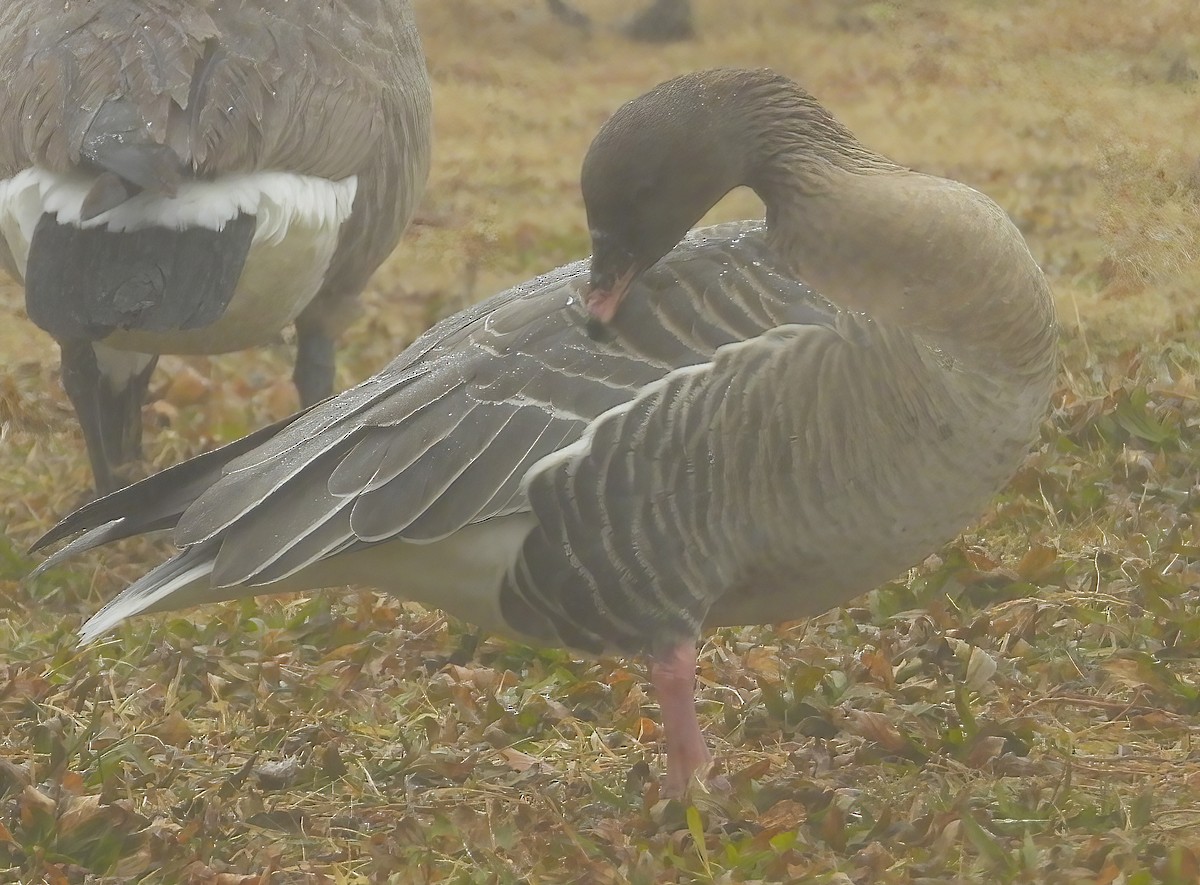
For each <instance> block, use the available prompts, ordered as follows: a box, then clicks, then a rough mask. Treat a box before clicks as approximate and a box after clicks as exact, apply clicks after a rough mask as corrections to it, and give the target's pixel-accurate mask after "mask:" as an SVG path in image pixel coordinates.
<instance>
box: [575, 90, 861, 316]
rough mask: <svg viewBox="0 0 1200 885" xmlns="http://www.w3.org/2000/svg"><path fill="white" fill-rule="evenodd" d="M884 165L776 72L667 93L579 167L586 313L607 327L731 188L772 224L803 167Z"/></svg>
mask: <svg viewBox="0 0 1200 885" xmlns="http://www.w3.org/2000/svg"><path fill="white" fill-rule="evenodd" d="M881 159H882V158H878V157H877V156H876V155H872V154H870V152H868V151H867V150H866V149H865V148H862V146H861V145H860V144H859V143H858V141H857V140H856V139H855V138H854V136H853V135H852V134H851V133H850V131H849V130H847V129H846V128H845V127H844V126H842V125H841V124H840V123H838V122H837V120H835V119H834V118H833V117H832V116H831V115H830V114H829V113H828V112H827V111H826V110H825V109H824V108H822V107H821V105H820V104H819V103H818V102H817V101H816V99H814V98H813V97H812V96H811V95H809V94H808V93H807V92H805V91H804V90H803V89H801V88H800V87H799V86H798V85H797V84H796V83H794V82H793V81H791V80H789V79H788V78H787V77H784V76H782V75H780V74H777V73H775V72H774V71H771V70H736V69H718V70H710V71H700V72H696V73H691V74H685V75H684V76H682V77H678V78H676V79H674V80H670V81H668V82H666V83H663V84H662V85H660V86H658V87H657V88H656V89H654V90H652V91H650V92H648V93H646V94H645V95H642V96H640V97H638V98H635V99H633V100H632V101H629V102H627V103H626V104H624V105H623V106H622V107H620V108H619V109H618V110H617V111H616V113H615V114H613V116H612V117H611V118H610V119H609V120H608V122H607V123H605V125H604V126H603V128H602V129H601V130H600V132H599V133H598V134H597V136H596V138H595V139H594V140H593V142H592V145H591V147H590V148H589V149H588V152H587V155H586V156H585V158H584V161H583V169H582V172H581V177H580V183H581V187H582V191H583V199H584V205H585V207H586V210H587V219H588V228H589V230H590V232H591V238H592V263H591V280H590V286H589V291H588V294H587V296H586V297H585V299H584V302H585V304H586V306H587V309H588V312H589V313H590V314H591V316H592V317H593V318H594V319H596V320H598V321H600V322H604V323H606V322H608V321H610V320H611V319H612V318H613V317H614V316H615V315H616V313H617V310H618V308H619V307H620V304H621V301H622V299H624V297H625V296H626V294H628V292H629V289H630V286H631V285H632V284H633V282H634V281H635V280H636V279H637V278H638V276H639V275H640V274H642V273H644V272H645V271H646V270H647V269H649V268H650V267H651V266H653V265H654V263H655V262H657V261H658V260H659V259H660V258H662V257H663V256H664V255H666V254H667V253H668V252H669V251H671V249H673V248H674V247H675V246H676V245H677V244H678V243H679V241H680V240H682V239H683V238H684V236H686V234H687V232H688V231H689V230H690V229H691V228H692V227H693V226H694V225H695V224H696V222H698V221H699V220H700V219H701V218H702V217H703V216H704V214H705V213H706V212H708V210H709V209H711V208H712V207H713V206H714V205H715V204H716V203H717V202H718V201H719V200H720V199H721V198H722V197H724V196H725V194H727V193H728V192H729V191H731V190H733V189H734V188H736V187H739V186H742V185H745V186H748V187H750V188H752V189H753V190H754V191H755V192H756V193H758V195H759V197H760V198H761V199H762V200H763V202H764V204H766V207H767V219H768V223H770V221H771V218H772V216H773V215H775V214H777V213H776V212H775V211H774V210H775V209H776V208H777V206H778V204H779V203H780V201H781V200H782V199H784V198H785V197H783V196H781V195H782V194H783V193H784V192H788V191H790V189H789V188H788V186H787V185H788V184H789V182H794V181H795V180H797V179H798V178H802V177H803V176H804V174H805V170H806V168H807V169H812V168H813V167H820V166H821V165H822V164H830V163H832V164H835V165H838V166H841V167H843V168H844V167H846V166H853V165H855V164H856V163H864V162H865V163H871V162H875V161H877V160H881Z"/></svg>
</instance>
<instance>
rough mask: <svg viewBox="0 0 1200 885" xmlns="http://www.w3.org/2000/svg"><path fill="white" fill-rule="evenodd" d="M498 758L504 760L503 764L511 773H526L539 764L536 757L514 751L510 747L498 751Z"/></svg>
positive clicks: (539, 761)
mask: <svg viewBox="0 0 1200 885" xmlns="http://www.w3.org/2000/svg"><path fill="white" fill-rule="evenodd" d="M500 756H501V757H502V758H503V759H504V764H505V765H507V766H508V767H509V768H511V769H512V770H513V771H528V770H529V769H531V768H533V767H534V766H535V765H539V764H541V760H540V759H538V758H537V757H535V756H530V755H529V754H528V753H522V752H521V751H520V750H514V749H513V748H512V747H505V748H504V749H503V750H501V751H500Z"/></svg>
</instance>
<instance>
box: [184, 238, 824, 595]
mask: <svg viewBox="0 0 1200 885" xmlns="http://www.w3.org/2000/svg"><path fill="white" fill-rule="evenodd" d="M731 233H737V234H738V235H739V240H738V252H739V255H740V257H739V261H741V262H745V261H748V260H753V261H760V262H768V261H769V257H768V254H769V253H768V249H767V247H766V244H765V242H763V240H762V237H761V235H760V234H761V226H760V225H757V224H748V225H747V224H742V225H738V226H725V227H721V228H716V229H712V230H709V231H701V232H698V233H697V234H696V235H694V236H693V237H692V238H690V239H689V240H687V241H685V242H684V244H683V245H682V246H680V247H679V248H678V249H677V250H676V251H675V252H674V253H672V255H671V256H670V257H669V258H668V259H667V260H666V261H665V262H663V264H662V266H661V267H660V268H656V269H653V270H651V271H650V272H649V273H647V274H646V276H645V277H644V280H643V283H642V286H641V288H640V289H639V290H638V291H636V292H634V293H633V296H632V297H631V298H630V299H629V300H628V301H627V303H626V308H625V309H623V310H622V313H621V316H620V317H619V318H618V321H617V323H616V324H615V328H614V330H613V331H614V334H613V335H612V336H611V338H609V339H607V340H604V341H599V342H597V341H595V340H592V339H591V338H590V337H589V336H588V331H587V322H586V319H587V318H586V315H585V313H584V311H583V309H582V306H581V304H580V298H579V296H580V294H581V292H582V290H583V287H584V286H585V284H586V274H587V268H586V265H585V264H584V263H582V262H579V263H576V264H574V265H571V266H569V267H567V268H564V269H562V270H560V271H556V272H555V273H553V274H550V275H547V276H546V277H543V278H539V279H536V280H533V281H531V282H529V283H527V284H524V285H522V286H519V287H517V288H515V289H512V290H510V291H508V292H505V293H501V294H500V295H498V296H496V297H495V298H493V299H491V300H489V301H486V302H483V303H482V304H480V305H477V306H476V307H475V308H473V309H472V310H470V311H468V312H467V313H466V315H465V316H463V315H459V316H456V317H453V318H451V319H450V320H448V321H447V322H445V323H442V324H439V325H438V326H435V327H434V328H433V329H431V330H430V331H429V332H427V333H426V334H425V335H424V336H422V337H421V338H420V339H418V340H417V341H416V342H415V343H414V344H413V346H412V347H411V348H410V349H409V350H408V351H406V352H405V353H403V354H401V355H400V356H399V357H398V358H397V359H396V360H395V361H394V362H393V363H392V365H390V366H389V367H388V368H387V369H385V370H384V371H383V372H381V373H380V374H379V375H377V376H375V377H374V378H372V379H371V380H369V381H367V382H364V384H362V385H360V386H359V387H357V388H353V389H351V390H349V391H346V392H345V393H343V394H341V395H340V396H338V397H336V398H335V399H334V400H331V401H330V402H329V403H328V404H326V405H325V406H323V407H322V408H319V409H316V410H314V411H312V412H310V413H309V414H307V415H305V416H303V417H301V418H300V419H298V420H296V421H295V422H294V423H292V424H291V425H290V426H288V427H287V428H285V429H284V430H282V431H281V432H280V433H279V434H278V435H276V436H275V437H274V438H273V439H272V440H270V442H268V443H267V444H266V445H265V446H262V447H260V448H259V449H258V450H256V451H254V452H251V453H249V454H247V455H245V456H243V457H242V458H241V459H239V460H237V461H234V462H232V463H231V464H230V465H229V468H228V470H227V474H226V476H225V477H223V478H222V479H221V480H220V481H219V482H217V483H216V484H214V485H213V486H212V487H211V488H209V489H208V490H207V491H206V492H205V493H204V494H203V495H201V497H200V498H199V500H198V501H197V502H196V503H195V504H193V506H192V507H191V508H190V509H189V510H188V512H187V513H186V514H185V516H184V518H183V519H182V520H181V521H180V523H179V526H178V528H177V532H176V540H177V542H178V543H181V544H184V545H187V544H192V543H197V542H201V541H203V540H205V539H209V538H216V537H218V536H219V537H220V540H221V551H220V555H219V557H218V562H217V566H216V569H215V571H214V577H213V580H214V583H218V584H222V583H226V582H233V581H235V580H244V581H252V582H255V583H259V582H264V581H266V580H267V579H268V578H269V577H270V576H274V575H278V574H281V573H283V572H284V571H286V570H295V569H296V568H299V567H302V566H303V565H304V564H307V563H308V562H312V561H315V560H316V559H320V558H323V557H326V556H328V555H331V553H330V551H340V550H343V549H347V548H348V547H351V546H361V545H363V544H368V543H374V542H380V541H383V540H387V539H392V538H402V539H405V540H409V541H414V542H424V541H431V540H435V539H437V538H441V537H444V536H446V535H448V534H450V533H452V532H454V531H456V530H458V529H460V528H462V527H463V526H465V525H469V524H471V523H476V522H480V521H482V520H486V519H489V518H492V517H494V516H498V515H501V514H506V513H513V512H517V511H523V510H528V509H529V507H530V501H529V500H528V498H527V497H526V492H525V490H524V488H523V486H522V480H523V478H524V476H525V475H526V473H527V472H528V471H529V470H530V468H532V467H534V466H535V465H536V464H537V463H538V462H539V461H540V460H541V459H543V458H545V457H546V456H548V455H551V454H552V453H553V452H556V451H558V450H560V449H561V448H562V447H563V446H566V445H569V444H571V443H573V442H574V441H576V440H578V439H579V438H580V437H581V436H582V435H583V433H584V431H585V429H586V428H587V427H588V425H589V424H590V423H591V422H592V421H594V420H595V419H596V417H597V416H599V415H602V414H604V413H606V412H608V411H609V410H611V409H612V408H613V407H614V406H618V405H620V404H621V403H624V402H628V401H630V400H632V399H634V398H635V397H637V396H638V395H639V392H640V391H642V390H643V389H644V388H646V387H647V385H651V384H653V383H655V382H657V381H659V380H660V379H662V378H663V377H664V376H666V375H668V374H669V373H670V372H672V371H674V370H676V369H678V368H680V367H686V366H697V365H703V364H706V363H707V362H708V361H709V360H711V359H712V355H713V353H714V352H715V351H716V350H717V348H719V347H721V346H723V345H726V344H729V343H732V342H735V341H737V340H739V339H740V337H742V336H745V335H747V334H749V333H750V332H753V333H754V334H761V333H762V331H763V329H764V328H769V327H770V325H773V324H776V318H777V317H782V316H785V315H788V314H789V313H790V314H794V313H795V312H796V309H795V308H794V307H792V306H789V305H788V304H787V301H788V300H789V299H797V298H798V299H800V300H802V301H804V300H806V299H807V304H808V307H807V314H805V316H806V317H807V318H808V319H810V320H811V319H813V318H817V319H820V320H825V319H827V318H828V316H829V315H830V313H831V311H832V309H831V308H829V307H828V306H827V305H825V304H823V303H822V302H820V301H819V299H816V298H815V297H813V296H811V295H810V293H808V291H807V290H806V289H804V287H802V286H800V285H799V284H797V283H794V282H791V281H789V280H788V279H787V277H786V276H784V275H782V274H779V273H777V272H774V271H771V270H770V269H765V270H761V271H760V270H755V271H754V272H753V273H746V274H738V273H733V274H723V270H724V269H727V268H728V267H729V266H730V262H731V261H732V260H733V259H732V258H731V256H730V254H729V252H728V250H727V243H726V242H725V239H724V238H726V237H728V236H729V235H730V234H731ZM681 280H685V281H687V283H688V285H691V286H693V287H694V288H696V289H697V291H699V292H700V294H701V295H702V296H703V297H702V298H701V299H700V301H699V302H696V301H693V300H692V299H691V298H690V297H688V296H687V295H685V294H682V293H680V292H679V291H678V288H677V287H678V286H679V285H680V281H681ZM728 300H733V301H742V302H745V304H743V305H738V306H728V305H725V306H723V308H722V309H721V310H719V311H717V312H716V313H715V315H716V316H719V317H721V318H722V319H721V320H720V321H719V322H718V323H717V324H714V323H712V322H708V321H705V320H702V319H701V317H700V314H701V312H702V311H705V310H707V309H708V307H707V305H710V304H712V303H713V302H721V301H728ZM758 323H762V324H763V325H761V326H760V325H757V324H758ZM643 405H645V404H643ZM673 408H674V407H673ZM651 411H653V410H651ZM684 417H687V418H688V419H689V420H688V421H684V420H682V419H683V418H684ZM651 418H652V416H651V415H649V414H648V415H646V416H643V418H642V419H641V422H640V423H639V424H638V425H637V428H636V429H637V433H636V434H634V437H633V438H632V439H631V440H623V441H622V442H621V446H622V447H617V448H614V449H612V450H611V451H617V452H620V451H627V449H626V448H623V447H624V446H627V445H634V446H642V447H647V446H649V445H650V441H649V439H648V438H643V437H645V435H646V434H648V433H650V432H651V430H653V429H654V428H653V426H652V425H653V421H652V420H651ZM679 419H680V426H681V427H684V428H687V429H688V430H687V432H688V433H691V434H695V433H697V432H699V431H698V429H697V425H696V424H695V420H694V419H692V418H691V414H690V413H689V412H686V411H685V410H680V416H679ZM633 429H634V428H633V425H629V427H628V428H626V430H625V431H624V432H632V431H633ZM605 432H608V431H605ZM622 457H626V456H622ZM635 468H636V465H634V464H632V463H622V464H619V465H618V464H614V465H612V466H611V468H606V469H605V471H604V476H605V478H606V481H607V482H609V483H612V484H614V486H613V487H614V491H613V494H614V495H616V494H617V493H618V491H619V492H620V493H621V494H623V495H625V496H629V495H632V494H633V492H634V490H635V488H636V485H635V484H631V483H636V482H637V481H638V478H637V476H636V469H635ZM622 483H623V484H624V485H622ZM618 487H619V488H618ZM571 494H572V495H578V492H575V491H573V492H571ZM582 497H586V496H582ZM348 502H349V503H348ZM560 509H561V510H562V512H563V513H564V514H565V513H567V512H569V507H567V506H565V505H564V507H562V508H560ZM574 518H575V520H576V522H577V526H576V527H575V528H573V529H572V531H583V530H584V529H586V527H587V525H588V524H589V522H590V521H591V520H593V519H603V518H607V517H606V516H605V513H604V512H603V510H601V511H598V512H596V513H588V514H577V515H576V516H575V517H574ZM639 518H640V517H639ZM612 529H613V531H621V532H628V531H630V530H631V529H630V526H628V525H620V526H615V525H614V526H612ZM280 539H282V544H281V540H280ZM281 546H284V547H286V549H285V550H283V551H282V552H280V547H281ZM646 567H647V566H645V565H642V566H639V568H641V569H642V570H643V571H644V570H645V568H646ZM597 592H598V591H597ZM570 604H574V603H570Z"/></svg>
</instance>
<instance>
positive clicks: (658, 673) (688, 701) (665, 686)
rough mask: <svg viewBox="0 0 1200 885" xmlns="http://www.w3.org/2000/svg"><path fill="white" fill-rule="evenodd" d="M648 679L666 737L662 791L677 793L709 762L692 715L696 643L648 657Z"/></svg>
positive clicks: (701, 774) (705, 768) (710, 759)
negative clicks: (651, 658) (665, 761)
mask: <svg viewBox="0 0 1200 885" xmlns="http://www.w3.org/2000/svg"><path fill="white" fill-rule="evenodd" d="M650 681H651V682H653V683H654V690H655V692H657V693H658V706H659V709H661V710H662V721H663V731H664V732H665V735H666V739H667V778H666V783H665V784H664V792H665V793H666V795H667V796H671V797H679V796H682V795H683V794H684V792H685V791H686V790H687V786H688V784H689V783H690V782H691V780H692V777H693V775H695V776H699V777H704V775H705V774H706V773H707V771H708V766H709V764H710V763H711V762H712V755H711V754H710V753H709V752H708V745H707V744H706V743H705V742H704V733H703V732H701V731H700V721H699V720H698V719H697V718H696V643H694V642H682V643H680V644H679V645H677V646H675V647H674V648H672V649H670V650H669V651H668V652H666V653H665V654H663V655H661V656H658V657H655V658H654V659H653V660H651V662H650Z"/></svg>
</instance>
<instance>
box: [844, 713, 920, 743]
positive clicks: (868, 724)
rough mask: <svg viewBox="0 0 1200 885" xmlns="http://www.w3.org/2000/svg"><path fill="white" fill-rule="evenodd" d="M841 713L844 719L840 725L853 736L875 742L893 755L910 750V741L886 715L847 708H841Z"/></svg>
mask: <svg viewBox="0 0 1200 885" xmlns="http://www.w3.org/2000/svg"><path fill="white" fill-rule="evenodd" d="M841 713H842V716H843V719H842V721H841V722H840V723H839V724H840V725H841V726H842V728H844V729H845V730H846V731H848V732H850V733H851V734H856V735H858V736H859V737H864V738H866V739H867V740H869V741H873V742H874V743H876V744H878V745H879V746H881V747H883V748H884V749H885V750H888V751H890V752H893V753H895V752H901V751H903V750H907V749H908V739H907V738H905V737H904V735H903V734H901V733H900V729H898V728H897V727H896V726H895V725H893V724H892V720H891V719H889V718H888V717H887V716H886V715H885V714H883V713H875V712H873V711H871V710H855V709H853V708H846V707H843V708H841Z"/></svg>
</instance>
